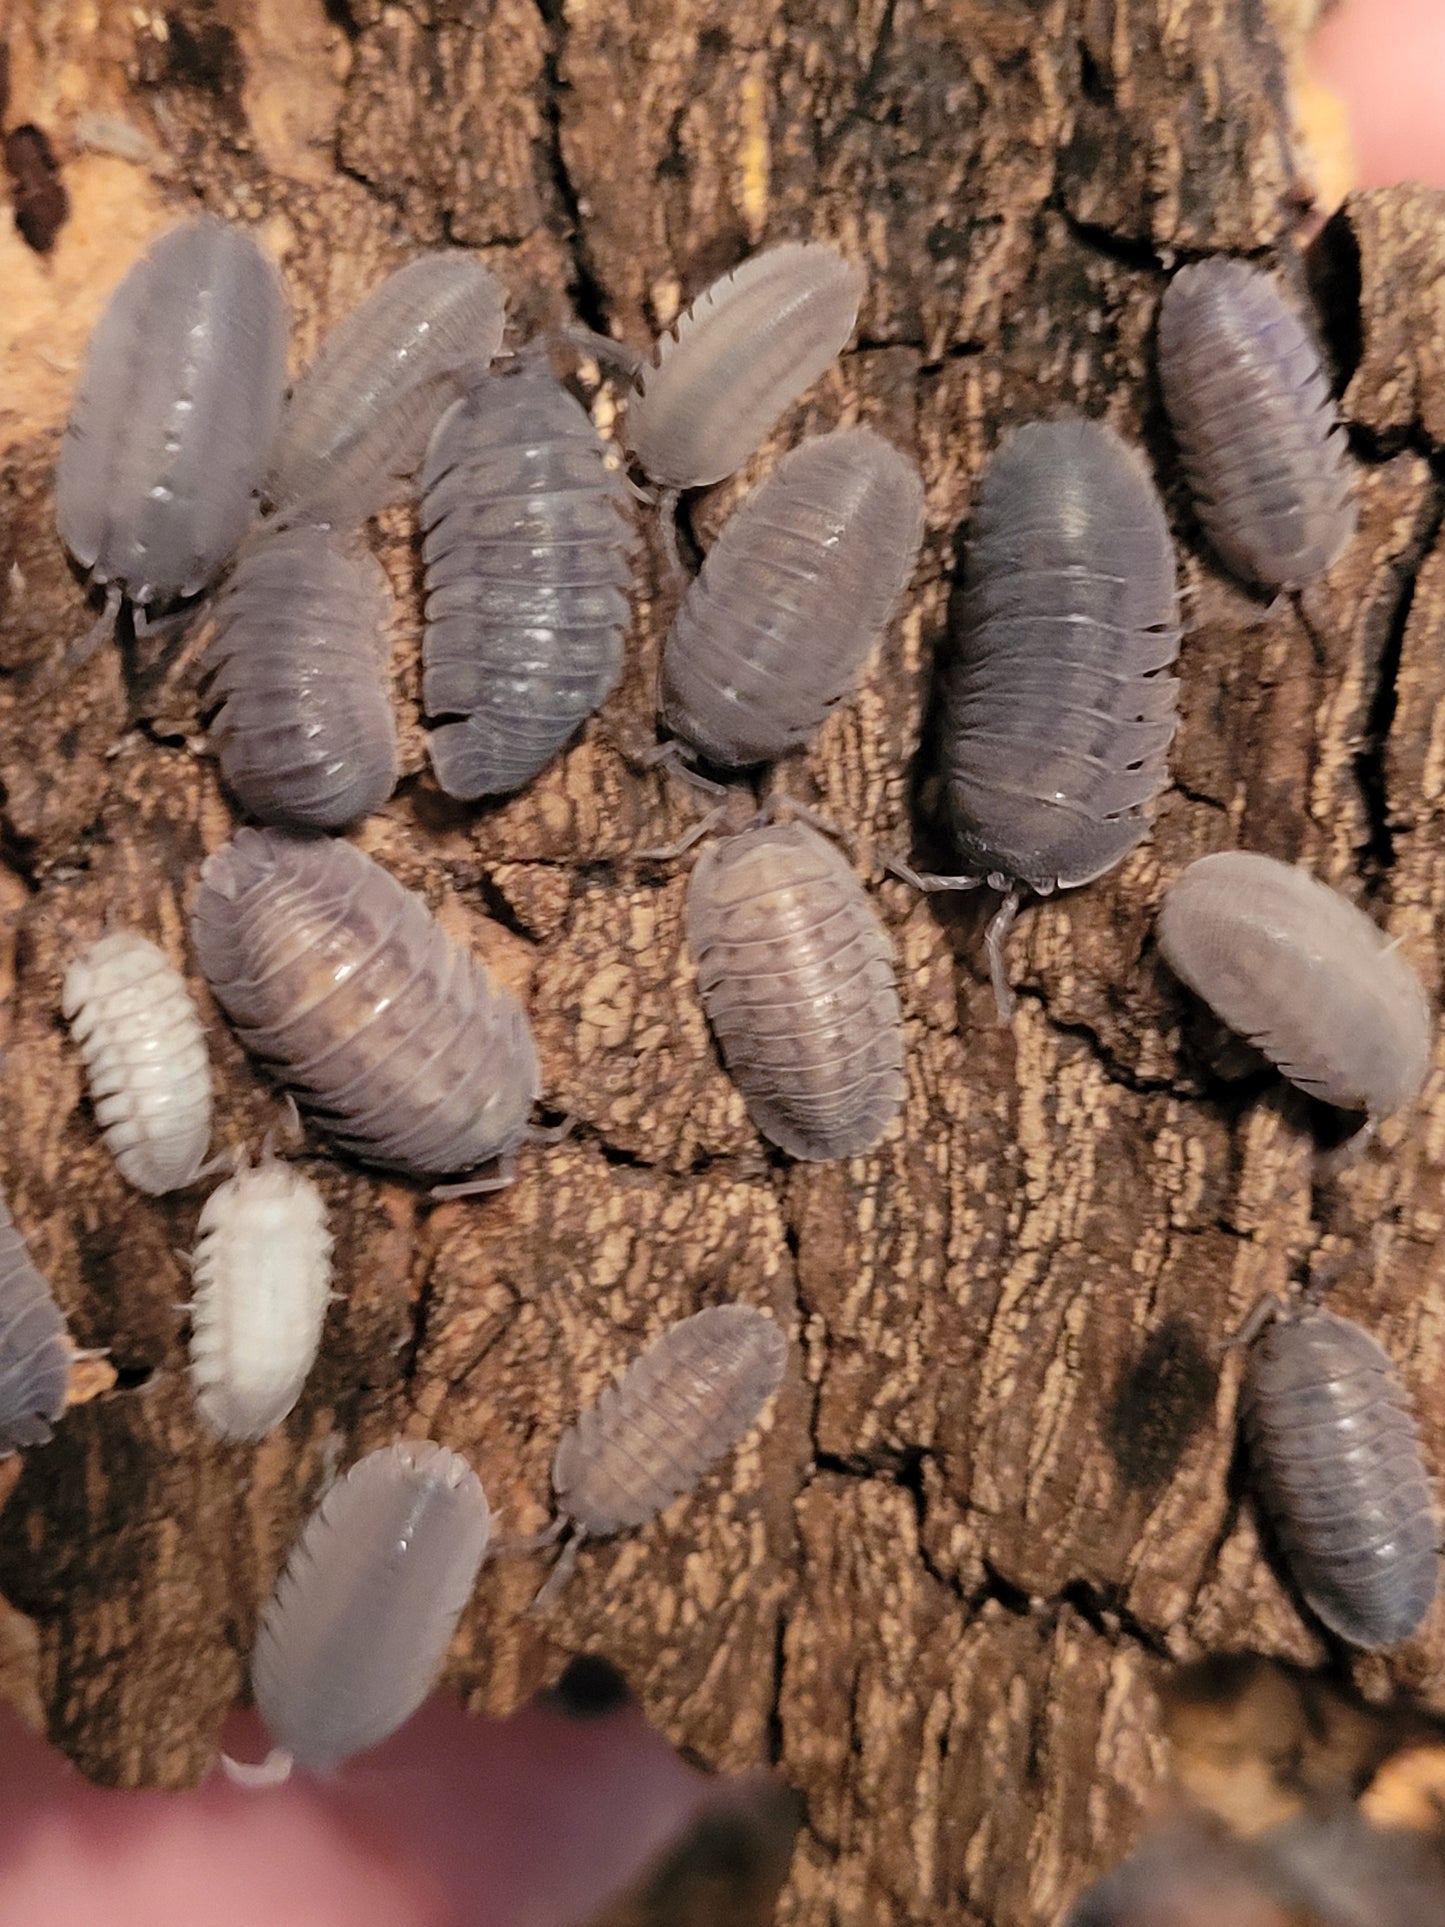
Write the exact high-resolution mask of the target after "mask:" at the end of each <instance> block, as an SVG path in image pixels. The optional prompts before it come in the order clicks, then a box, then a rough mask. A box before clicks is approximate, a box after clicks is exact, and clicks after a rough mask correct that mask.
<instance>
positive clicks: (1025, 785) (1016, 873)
mask: <svg viewBox="0 0 1445 1927" xmlns="http://www.w3.org/2000/svg"><path fill="white" fill-rule="evenodd" d="M947 647H948V650H949V655H948V658H947V660H946V664H945V669H944V674H943V679H942V681H943V689H942V703H943V714H942V730H941V747H942V765H943V768H942V775H943V786H944V799H945V811H946V817H947V823H948V829H949V833H950V840H951V843H952V846H953V849H954V851H955V853H956V854H957V856H958V858H959V861H960V869H961V874H959V875H956V876H919V875H918V874H917V873H916V872H914V871H912V870H910V869H908V868H907V867H906V866H904V865H896V866H895V867H896V868H897V869H898V871H899V873H900V874H901V875H904V876H906V877H908V878H909V879H910V881H912V882H914V883H916V884H918V885H920V886H921V887H923V888H925V889H935V890H958V889H971V888H973V887H974V886H975V885H977V884H979V883H982V882H987V883H988V884H989V886H990V887H991V888H993V889H995V890H998V891H1000V892H1001V893H1002V894H1003V902H1002V905H1001V906H1000V908H999V910H998V912H997V914H996V915H995V917H994V918H993V921H992V922H991V924H990V925H989V930H988V939H987V950H988V960H989V971H990V975H991V977H992V979H993V987H994V995H995V999H996V1001H997V1003H998V1008H999V1014H1000V1015H1001V1016H1003V1017H1008V1016H1009V1015H1011V1014H1012V1011H1013V1008H1014V998H1013V992H1012V991H1011V989H1010V988H1009V983H1008V973H1007V969H1006V967H1005V963H1004V957H1003V944H1004V939H1005V937H1006V936H1007V934H1008V930H1009V927H1010V925H1011V924H1012V922H1013V919H1014V916H1015V914H1016V913H1017V910H1018V906H1019V902H1020V900H1021V897H1022V895H1023V893H1024V892H1025V891H1026V890H1031V891H1034V892H1035V893H1036V894H1038V895H1040V896H1044V895H1048V894H1049V893H1050V892H1052V891H1054V890H1058V889H1072V888H1076V887H1077V886H1079V885H1080V884H1084V883H1091V882H1092V881H1093V880H1094V879H1095V878H1096V877H1101V876H1103V875H1104V874H1105V873H1106V872H1107V871H1109V870H1112V869H1113V868H1114V866H1115V865H1116V864H1118V863H1120V862H1122V861H1123V859H1124V858H1125V857H1126V856H1127V855H1128V854H1129V852H1130V851H1131V850H1133V849H1134V848H1136V847H1137V845H1138V844H1140V843H1141V842H1142V841H1143V840H1144V838H1145V836H1147V834H1148V832H1149V825H1150V821H1151V819H1152V816H1153V810H1154V805H1155V803H1156V801H1157V799H1158V797H1159V795H1160V793H1161V791H1162V790H1163V789H1164V788H1165V786H1166V785H1167V783H1168V781H1169V770H1168V755H1169V745H1170V743H1171V742H1172V741H1173V737H1174V729H1175V725H1176V722H1177V720H1178V713H1177V712H1178V703H1179V686H1178V684H1177V682H1176V681H1175V679H1174V677H1173V676H1172V675H1170V674H1169V673H1168V672H1169V667H1170V665H1171V664H1172V663H1173V661H1174V659H1175V657H1176V656H1177V655H1178V653H1179V618H1178V603H1177V595H1176V589H1175V574H1174V550H1173V545H1172V544H1171V542H1170V540H1169V529H1168V526H1167V524H1166V522H1165V520H1164V511H1163V508H1162V506H1161V505H1160V501H1159V497H1158V493H1157V491H1156V490H1155V487H1154V483H1153V481H1152V479H1151V478H1150V475H1149V472H1148V470H1147V469H1146V468H1145V466H1144V464H1143V462H1142V460H1141V459H1140V457H1139V456H1138V455H1137V454H1136V453H1135V452H1134V450H1133V449H1131V448H1129V447H1128V446H1127V445H1126V444H1125V443H1124V442H1123V441H1121V440H1120V438H1119V437H1118V436H1117V435H1116V434H1115V433H1114V431H1113V430H1112V429H1111V428H1108V427H1106V426H1104V424H1103V423H1100V422H1093V421H1082V420H1062V421H1052V422H1033V423H1030V424H1029V425H1028V426H1027V427H1025V428H1021V429H1019V430H1018V432H1017V433H1016V434H1015V435H1014V436H1012V438H1011V439H1010V440H1009V441H1007V442H1005V443H1004V445H1003V446H1002V448H1000V449H999V451H998V453H997V454H996V455H995V456H994V458H993V460H992V461H991V462H990V464H989V466H988V470H987V472H986V473H985V475H984V478H983V482H982V485H981V487H980V490H979V496H978V502H977V505H976V507H975V509H974V514H973V521H972V524H971V526H970V530H969V543H968V553H967V558H966V563H965V569H964V578H963V585H962V592H961V594H960V596H959V597H958V598H957V599H956V603H955V607H954V609H953V611H952V614H951V620H950V633H949V640H948V644H947Z"/></svg>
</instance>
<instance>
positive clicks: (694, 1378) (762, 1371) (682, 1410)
mask: <svg viewBox="0 0 1445 1927" xmlns="http://www.w3.org/2000/svg"><path fill="white" fill-rule="evenodd" d="M787 1357H788V1342H787V1340H786V1338H784V1336H783V1334H782V1332H781V1331H780V1330H779V1328H778V1326H777V1323H776V1322H775V1321H774V1320H773V1319H772V1318H770V1317H769V1316H768V1314H767V1313H766V1312H762V1311H755V1310H754V1309H753V1307H752V1306H751V1305H714V1306H712V1307H711V1308H710V1309H709V1310H707V1311H700V1312H697V1313H695V1314H694V1316H693V1317H691V1318H684V1319H682V1320H680V1321H679V1322H678V1323H677V1324H675V1325H670V1326H669V1327H668V1328H667V1330H666V1331H665V1332H664V1333H663V1334H662V1336H661V1337H660V1338H658V1339H656V1340H655V1341H654V1343H653V1344H652V1345H650V1346H649V1347H648V1349H647V1350H646V1351H645V1352H644V1353H643V1354H642V1356H641V1357H640V1358H637V1359H634V1360H633V1362H632V1364H631V1365H630V1366H629V1367H628V1369H627V1371H626V1372H625V1373H624V1374H623V1376H622V1377H621V1378H620V1379H619V1380H618V1381H617V1383H616V1384H615V1385H612V1386H609V1387H608V1389H607V1390H606V1391H605V1392H604V1393H603V1394H602V1396H601V1398H600V1399H599V1400H598V1401H597V1403H596V1404H595V1405H594V1406H593V1407H592V1408H591V1409H590V1410H589V1411H586V1412H584V1413H583V1414H582V1416H581V1418H579V1419H578V1421H577V1423H576V1424H575V1425H573V1426H572V1427H571V1428H570V1429H569V1430H568V1431H567V1432H565V1433H564V1434H563V1436H562V1440H561V1443H560V1444H559V1445H558V1447H557V1456H556V1458H555V1459H554V1460H553V1463H552V1489H553V1491H554V1493H555V1494H556V1498H557V1509H558V1520H557V1524H556V1525H555V1526H554V1527H553V1528H552V1531H551V1532H550V1533H547V1534H544V1535H543V1538H544V1540H546V1539H551V1538H555V1537H556V1536H557V1534H558V1533H559V1532H560V1531H562V1530H564V1529H566V1528H568V1527H570V1529H571V1537H570V1540H569V1543H568V1545H567V1548H566V1550H565V1551H564V1553H563V1555H562V1557H561V1559H559V1560H558V1562H557V1566H556V1570H555V1571H554V1572H553V1574H552V1576H551V1578H550V1579H549V1580H548V1581H547V1584H546V1585H545V1586H544V1587H543V1589H542V1591H541V1593H539V1594H538V1596H537V1601H536V1603H537V1604H538V1605H539V1606H540V1605H542V1604H544V1603H545V1602H546V1601H547V1600H548V1599H550V1598H552V1597H553V1596H554V1595H555V1593H556V1592H557V1591H558V1589H559V1588H560V1587H561V1585H562V1583H563V1582H564V1580H565V1579H566V1577H567V1575H568V1573H569V1572H570V1571H571V1570H572V1566H573V1564H574V1563H575V1560H576V1556H577V1552H578V1550H579V1548H580V1547H581V1544H582V1541H583V1540H584V1539H587V1538H594V1539H605V1538H609V1537H610V1536H611V1535H612V1534H613V1533H614V1532H622V1531H624V1530H625V1529H627V1528H629V1527H633V1526H642V1525H646V1524H647V1522H648V1521H649V1520H650V1519H653V1518H655V1517H656V1515H657V1514H658V1513H659V1512H661V1511H662V1509H663V1508H664V1506H667V1505H670V1504H671V1503H672V1501H673V1500H674V1499H675V1498H677V1497H678V1496H679V1495H680V1494H681V1493H684V1492H690V1491H691V1490H692V1488H693V1487H694V1486H695V1485H696V1484H697V1483H698V1481H699V1480H700V1479H701V1478H702V1477H703V1476H704V1474H705V1473H707V1472H709V1471H710V1470H711V1469H712V1467H713V1466H714V1465H716V1464H717V1462H718V1461H719V1460H720V1459H721V1458H723V1457H725V1456H726V1454H727V1453H729V1452H731V1451H732V1449H733V1447H734V1446H735V1445H737V1444H739V1443H740V1441H741V1440H742V1439H743V1438H744V1437H745V1436H746V1434H747V1433H748V1432H750V1431H751V1430H752V1427H753V1425H754V1423H755V1422H756V1420H757V1418H758V1416H759V1415H760V1413H761V1412H762V1409H763V1407H764V1406H765V1405H766V1404H767V1402H768V1400H769V1399H770V1398H771V1397H772V1395H773V1393H774V1392H775V1391H777V1389H778V1386H779V1385H780V1384H781V1383H782V1378H783V1369H784V1366H785V1365H786V1363H787Z"/></svg>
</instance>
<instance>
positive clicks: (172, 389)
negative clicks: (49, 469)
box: [55, 217, 287, 652]
mask: <svg viewBox="0 0 1445 1927" xmlns="http://www.w3.org/2000/svg"><path fill="white" fill-rule="evenodd" d="M286 329H287V316H286V297H285V294H284V292H283V290H282V286H281V277H280V276H279V274H278V273H277V272H276V269H275V268H274V267H273V266H272V265H271V263H270V262H269V261H268V260H267V259H266V257H265V256H264V255H263V254H262V253H261V251H260V249H259V248H258V247H257V246H256V244H255V242H254V241H252V240H251V238H250V236H249V235H247V234H245V233H243V232H242V231H241V229H239V228H235V227H229V226H228V225H227V224H226V223H225V222H224V221H217V220H213V219H211V218H209V217H208V218H205V219H202V220H199V221H190V222H187V223H186V224H185V225H184V226H182V227H178V228H172V229H171V230H170V232H169V233H167V234H163V235H162V236H161V238H160V239H159V240H158V241H157V242H156V243H155V244H154V246H153V247H152V248H151V250H150V252H149V254H147V255H146V256H145V257H144V258H143V259H142V260H140V261H138V262H137V263H136V265H135V266H134V267H133V268H132V269H131V270H130V272H129V274H127V275H126V277H125V279H124V280H123V281H122V282H121V284H120V286H119V288H118V289H117V290H116V292H115V293H114V294H113V295H112V296H111V298H110V301H109V303H108V304H107V306H106V308H105V311H104V312H103V314H102V315H101V317H100V320H99V321H98V322H97V323H96V327H95V332H94V334H93V335H92V336H91V338H90V346H89V347H88V349H87V350H86V357H85V369H84V372H83V373H82V375H81V380H80V387H79V390H78V391H77V393H76V397H75V402H74V405H73V407H72V408H71V411H70V419H69V421H68V422H67V424H66V429H65V439H64V441H63V442H62V443H61V448H60V464H59V468H58V470H57V472H56V478H55V514H56V520H57V522H58V524H59V527H60V534H61V538H62V540H63V541H64V543H65V545H66V547H67V548H68V549H69V550H70V552H71V554H72V555H73V556H74V557H75V559H76V560H77V561H78V562H80V563H81V564H82V565H83V566H84V567H85V568H86V569H87V570H88V571H89V573H90V576H91V579H92V580H93V581H95V582H97V583H101V584H104V585H105V586H106V588H107V590H108V599H107V603H106V613H105V615H104V616H103V617H102V618H101V621H100V623H99V624H97V626H96V629H95V630H94V631H93V632H92V635H93V636H95V635H100V634H103V633H104V632H105V631H106V630H108V629H109V627H110V626H111V625H112V623H113V622H114V618H115V612H116V610H117V609H118V608H119V606H120V601H121V597H122V595H125V596H127V597H129V599H130V601H131V602H132V603H134V604H135V605H137V606H138V607H140V608H142V609H143V608H145V607H147V606H148V605H150V604H152V603H158V602H168V601H171V600H173V599H175V598H177V597H180V596H189V595H194V594H195V593H196V592H197V590H199V589H203V588H204V587H205V586H206V584H207V583H208V582H209V581H210V580H211V578H212V577H213V576H214V575H215V574H216V573H217V572H218V571H219V570H220V569H221V568H222V566H223V565H224V564H225V563H226V562H227V561H228V560H229V559H230V557H231V555H232V553H233V552H234V550H235V549H236V547H237V546H238V544H239V543H240V541H241V538H242V536H243V535H244V534H245V532H246V528H247V525H248V523H249V522H250V520H251V517H252V513H253V511H254V508H255V504H256V494H257V491H258V489H259V488H260V486H261V482H262V480H263V478H264V477H265V474H266V470H267V468H268V466H269V465H270V461H271V457H272V452H273V447H274V444H275V441H276V432H277V428H278V425H279V423H280V419H281V402H282V398H283V396H284V394H285V388H286ZM83 647H84V646H82V652H83Z"/></svg>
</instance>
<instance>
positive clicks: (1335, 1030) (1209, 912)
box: [1159, 850, 1431, 1118]
mask: <svg viewBox="0 0 1445 1927" xmlns="http://www.w3.org/2000/svg"><path fill="white" fill-rule="evenodd" d="M1159 948H1160V950H1161V951H1162V952H1163V954H1164V960H1165V962H1166V963H1167V964H1168V965H1169V967H1170V969H1171V970H1172V971H1173V972H1174V974H1175V975H1176V976H1177V977H1179V978H1181V979H1182V980H1183V982H1184V983H1186V984H1187V985H1188V986H1189V988H1190V989H1191V990H1192V991H1194V992H1195V993H1196V995H1198V996H1200V997H1202V998H1203V999H1204V1001H1205V1003H1207V1004H1208V1005H1209V1007H1210V1008H1211V1010H1213V1011H1214V1012H1215V1014H1216V1015H1217V1016H1219V1017H1220V1018H1221V1019H1222V1020H1223V1021H1224V1022H1225V1023H1226V1024H1228V1026H1229V1028H1230V1029H1231V1030H1235V1031H1238V1032H1239V1033H1240V1035H1241V1036H1244V1037H1247V1038H1248V1039H1249V1041H1250V1042H1251V1043H1252V1044H1253V1045H1254V1046H1255V1047H1256V1049H1258V1050H1260V1051H1262V1052H1263V1053H1264V1055H1265V1056H1266V1057H1267V1058H1268V1059H1269V1060H1270V1062H1271V1063H1272V1064H1274V1065H1275V1066H1276V1067H1277V1068H1278V1069H1279V1070H1280V1071H1282V1072H1283V1074H1284V1075H1285V1076H1286V1077H1287V1078H1289V1080H1290V1081H1291V1083H1294V1084H1298V1085H1299V1087H1300V1089H1301V1090H1304V1091H1308V1092H1309V1093H1310V1095H1311V1096H1312V1097H1318V1098H1321V1099H1323V1101H1324V1102H1325V1103H1326V1104H1334V1105H1337V1106H1338V1107H1339V1108H1340V1109H1341V1110H1345V1111H1363V1112H1365V1113H1366V1114H1367V1115H1368V1116H1369V1117H1371V1118H1381V1117H1388V1116H1389V1115H1390V1113H1391V1112H1393V1111H1398V1110H1399V1109H1401V1107H1402V1106H1404V1105H1406V1104H1408V1103H1409V1102H1410V1101H1411V1099H1412V1098H1413V1097H1415V1095H1416V1094H1417V1093H1418V1091H1419V1089H1420V1086H1421V1084H1423V1083H1424V1081H1425V1073H1426V1071H1427V1070H1428V1069H1429V1067H1430V1028H1431V1026H1430V1007H1429V1004H1428V1002H1427V1001H1426V997H1425V992H1424V989H1423V988H1422V986H1421V984H1420V980H1419V978H1418V977H1417V976H1416V975H1415V973H1414V971H1413V970H1412V969H1411V968H1410V966H1409V964H1408V963H1406V961H1405V959H1404V958H1403V957H1402V956H1401V954H1400V952H1399V950H1398V949H1397V948H1396V947H1395V944H1394V943H1392V942H1391V941H1390V939H1389V938H1388V937H1386V935H1385V933H1384V932H1383V931H1382V930H1381V929H1379V928H1378V926H1377V925H1375V924H1374V923H1372V922H1371V921H1370V919H1369V918H1368V917H1367V916H1366V915H1365V914H1364V912H1363V911H1362V910H1357V909H1356V908H1355V906H1354V904H1352V903H1351V902H1349V900H1348V899H1347V898H1345V897H1342V896H1341V895H1340V893H1339V891H1338V890H1332V889H1330V887H1329V885H1328V884H1325V883H1321V882H1320V881H1319V879H1318V878H1317V877H1312V876H1311V875H1310V874H1309V872H1308V871H1307V870H1301V869H1299V868H1298V867H1297V866H1296V865H1295V864H1292V863H1281V862H1280V861H1279V860H1278V859H1277V858H1275V857H1272V856H1260V855H1258V854H1257V853H1256V852H1254V851H1252V850H1223V851H1220V852H1218V853H1217V854H1215V855H1214V856H1203V857H1200V858H1199V859H1198V861H1197V862H1194V863H1191V864H1190V866H1189V868H1188V869H1187V870H1186V871H1185V872H1184V874H1183V876H1182V877H1180V878H1179V880H1178V882H1177V883H1175V884H1174V885H1173V886H1172V887H1171V888H1170V890H1169V891H1168V893H1167V895H1166V896H1165V898H1164V905H1163V908H1162V909H1161V911H1160V913H1159Z"/></svg>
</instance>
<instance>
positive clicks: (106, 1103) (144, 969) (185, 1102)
mask: <svg viewBox="0 0 1445 1927" xmlns="http://www.w3.org/2000/svg"><path fill="white" fill-rule="evenodd" d="M60 1007H61V1010H62V1012H63V1014H64V1016H65V1020H66V1022H67V1023H68V1024H69V1025H70V1031H71V1035H72V1036H73V1037H74V1039H75V1041H76V1043H77V1044H79V1046H80V1050H81V1054H82V1056H83V1057H84V1058H85V1069H86V1074H87V1076H88V1077H89V1080H90V1092H91V1098H92V1101H93V1103H94V1106H95V1116H96V1122H97V1123H98V1124H99V1125H100V1127H101V1129H102V1131H104V1133H105V1141H106V1143H107V1144H108V1145H109V1147H110V1153H111V1156H112V1157H113V1158H114V1159H115V1161H116V1164H117V1165H118V1166H119V1167H120V1174H121V1176H122V1177H123V1178H124V1179H125V1180H126V1182H127V1183H128V1184H133V1185H134V1186H135V1188H136V1190H137V1191H145V1192H147V1193H148V1194H149V1195H150V1196H151V1197H159V1196H160V1195H161V1194H162V1193H163V1192H166V1191H179V1190H182V1189H183V1188H184V1187H185V1186H186V1185H188V1184H191V1183H192V1182H193V1181H194V1180H195V1178H196V1176H197V1174H198V1173H199V1171H200V1168H201V1165H202V1162H203V1161H204V1159H205V1155H206V1146H207V1145H208V1144H209V1143H210V1141H211V1069H210V1065H209V1063H208V1061H207V1058H206V1038H205V1032H204V1031H203V1030H202V1028H201V1019H200V1013H199V1012H198V1011H197V1009H196V1006H195V1004H194V1003H193V1002H192V1001H191V994H190V992H189V991H188V990H187V989H186V986H185V984H184V982H183V981H182V979H181V976H180V973H179V972H178V971H176V970H175V969H174V968H173V967H172V966H171V964H170V963H169V962H168V961H167V960H166V957H165V954H164V952H162V951H161V950H159V949H157V947H156V945H155V944H153V943H151V942H150V941H149V939H148V938H146V937H141V936H138V935H137V934H136V933H135V932H134V931H133V930H116V931H113V932H112V933H111V934H110V935H109V936H107V937H102V938H101V939H100V941H99V942H98V943H93V944H92V945H91V946H90V948H89V950H87V951H86V952H85V953H84V955H83V956H80V957H77V958H76V960H75V962H74V963H73V964H72V965H71V966H70V968H69V970H67V971H66V973H65V982H64V985H63V986H62V988H61V993H60Z"/></svg>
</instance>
